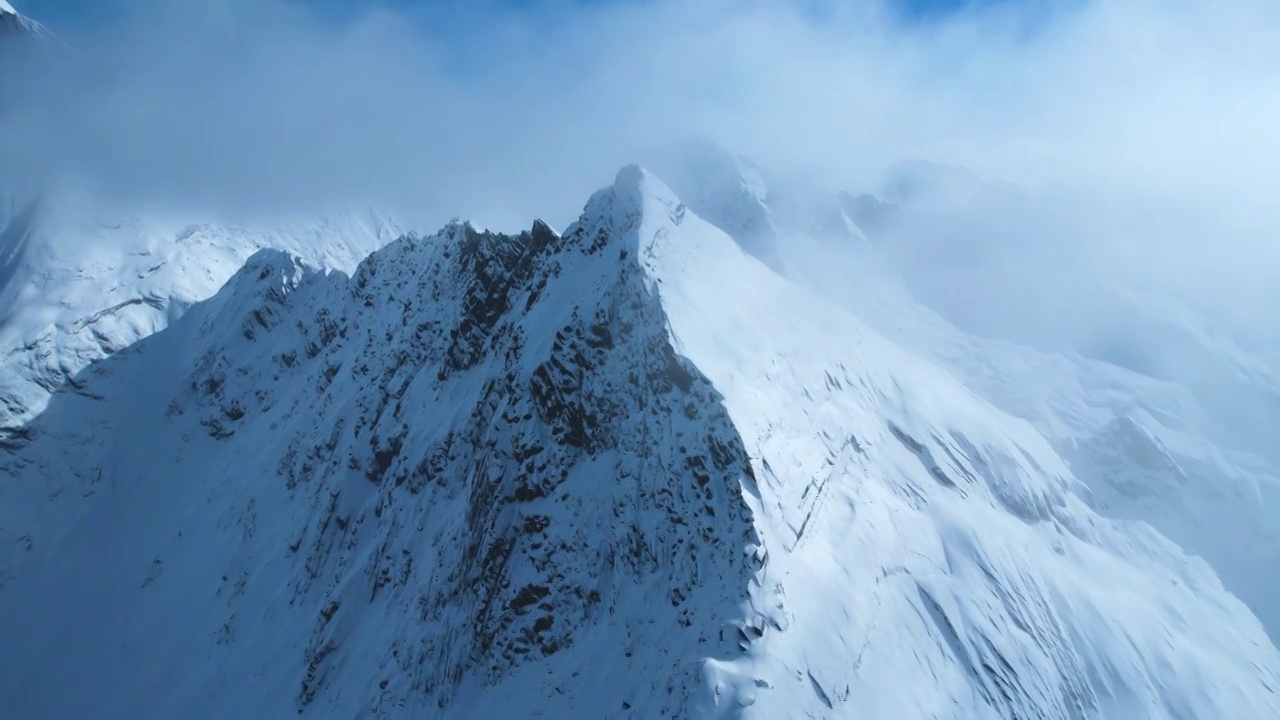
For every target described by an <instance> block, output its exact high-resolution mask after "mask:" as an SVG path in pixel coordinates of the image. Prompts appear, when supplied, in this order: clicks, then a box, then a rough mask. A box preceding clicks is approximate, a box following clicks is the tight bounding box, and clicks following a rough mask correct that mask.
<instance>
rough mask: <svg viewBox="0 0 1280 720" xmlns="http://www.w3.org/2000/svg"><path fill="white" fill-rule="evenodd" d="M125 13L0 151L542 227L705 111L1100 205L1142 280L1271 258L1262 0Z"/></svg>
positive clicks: (1262, 281)
mask: <svg viewBox="0 0 1280 720" xmlns="http://www.w3.org/2000/svg"><path fill="white" fill-rule="evenodd" d="M126 7H127V8H128V12H127V13H126V14H125V15H123V16H122V19H120V20H119V21H117V22H113V23H110V24H109V25H106V26H104V27H103V28H102V29H101V30H100V31H96V32H95V31H92V30H91V31H90V32H88V33H86V34H85V35H84V36H83V37H76V38H75V41H76V45H77V46H78V47H79V48H80V50H81V53H82V55H83V56H84V57H85V58H86V59H88V61H89V62H88V65H87V68H85V72H84V73H81V74H80V75H79V76H78V77H76V78H75V82H74V83H69V82H68V83H62V84H55V87H52V88H51V87H50V83H49V81H48V79H47V78H44V77H41V78H33V79H34V80H36V81H37V82H39V83H41V84H43V85H44V86H45V88H44V90H45V96H46V102H43V103H39V104H36V105H33V107H38V109H34V110H30V111H29V112H27V113H20V114H18V115H16V116H14V115H11V116H8V117H7V118H6V120H5V121H4V122H5V123H6V124H7V127H5V128H4V129H3V139H0V157H2V158H4V165H5V166H6V167H8V168H10V169H19V171H20V172H23V173H25V174H26V175H28V176H32V177H35V176H39V175H42V174H49V173H52V174H54V175H58V176H64V177H65V176H72V175H73V176H76V177H78V178H80V179H81V180H83V181H86V182H92V183H93V184H95V185H97V186H100V187H101V188H103V189H105V190H108V191H110V192H114V193H118V194H120V195H123V196H127V197H131V198H134V199H142V200H147V201H151V202H168V203H187V204H205V205H215V206H218V207H221V208H223V209H232V210H250V211H276V210H282V209H306V208H311V207H317V206H322V205H328V204H333V203H338V202H351V201H364V200H369V201H377V202H382V203H385V204H388V205H391V206H394V207H397V208H398V209H399V210H400V211H401V212H403V213H405V214H407V215H408V216H409V217H410V218H411V219H412V220H413V221H415V222H418V223H420V224H422V225H423V226H428V227H429V226H431V225H434V224H435V223H437V222H440V221H442V220H444V219H447V218H448V217H451V216H455V215H460V216H469V217H478V218H480V219H481V220H482V221H485V222H491V223H494V224H496V225H499V226H502V227H512V226H522V225H525V224H527V221H528V220H529V218H531V217H533V216H536V215H542V216H546V217H548V218H549V219H550V220H552V221H553V222H558V223H563V222H565V221H566V220H568V219H570V218H571V217H572V216H573V214H574V213H575V212H576V210H577V208H578V207H579V205H580V203H581V202H582V200H583V199H584V198H585V197H586V195H587V193H588V192H589V191H590V190H591V189H593V188H594V187H596V186H598V185H600V184H602V183H604V182H607V180H608V179H609V177H610V176H611V174H612V172H613V170H614V169H615V168H616V167H617V166H619V165H621V164H623V163H625V162H628V161H631V160H633V159H634V158H635V157H637V156H638V155H640V154H641V153H642V151H643V150H644V149H645V148H647V147H650V146H652V145H654V144H657V143H661V142H663V141H665V140H667V139H669V138H671V137H674V136H677V135H681V134H684V133H687V132H705V133H707V134H710V135H712V136H714V137H717V138H719V139H721V140H722V141H723V142H725V143H726V144H728V145H730V146H733V147H735V148H737V149H740V150H742V151H744V152H746V153H747V154H750V155H753V156H755V157H757V158H758V159H760V160H761V161H762V162H763V163H765V164H766V165H772V166H774V167H777V168H779V169H781V170H787V171H793V170H797V169H805V170H807V171H809V172H812V173H814V174H817V175H820V176H822V177H824V178H827V179H829V180H830V181H831V182H832V184H835V185H841V186H845V187H856V186H858V185H860V184H865V183H866V182H868V181H869V179H870V178H873V177H875V176H876V175H877V173H878V172H879V171H880V170H881V169H882V168H883V167H885V166H886V165H888V164H890V163H892V162H894V161H897V160H900V159H902V158H905V157H928V158H932V159H937V160H942V161H947V162H953V163H959V164H964V165H966V166H968V167H971V168H973V169H975V170H977V171H978V172H980V173H982V174H984V175H986V176H988V177H1000V178H1007V179H1011V180H1015V181H1018V182H1022V183H1027V184H1030V185H1032V186H1048V187H1053V188H1055V193H1057V195H1058V197H1060V198H1064V199H1066V198H1070V201H1071V202H1072V203H1079V206H1078V207H1079V213H1080V214H1094V215H1096V217H1097V218H1098V221H1099V226H1098V227H1096V228H1094V230H1095V231H1096V232H1093V233H1092V235H1093V236H1094V237H1092V238H1085V239H1078V241H1079V242H1080V246H1081V248H1086V247H1087V248H1088V251H1089V252H1092V253H1097V254H1098V258H1099V260H1098V261H1099V262H1108V263H1131V264H1133V265H1134V266H1135V267H1136V265H1137V264H1139V263H1148V264H1150V265H1151V268H1150V270H1151V272H1153V273H1155V272H1157V270H1158V274H1160V275H1161V276H1163V275H1164V274H1169V275H1170V276H1178V277H1179V278H1181V279H1182V280H1187V279H1188V278H1190V277H1192V276H1194V277H1195V278H1197V279H1199V280H1202V281H1203V282H1206V283H1207V282H1212V283H1216V284H1223V283H1230V284H1232V285H1235V286H1240V285H1242V284H1244V285H1248V286H1249V288H1251V289H1252V290H1253V291H1255V292H1263V291H1264V290H1267V289H1269V288H1270V277H1269V275H1270V273H1269V272H1267V271H1266V268H1268V267H1270V266H1271V264H1272V263H1273V261H1275V260H1277V259H1280V257H1277V256H1280V253H1278V252H1276V250H1275V248H1276V247H1277V242H1276V237H1277V230H1278V229H1280V218H1277V214H1278V212H1280V211H1276V210H1275V209H1274V208H1273V205H1274V202H1273V201H1272V195H1273V194H1274V192H1275V188H1276V187H1277V182H1276V178H1277V174H1276V170H1275V168H1276V167H1277V165H1278V164H1280V134H1277V133H1276V132H1275V130H1274V128H1275V127H1277V126H1280V83H1277V82H1275V80H1274V78H1276V77H1280V53H1277V52H1275V50H1274V48H1276V47H1280V9H1277V7H1276V6H1274V4H1273V3H1268V2H1265V1H1263V0H1240V1H1239V2H1235V3H1229V4H1225V5H1224V4H1222V3H1212V2H1208V1H1207V0H1178V1H1177V2H1156V1H1155V0H1118V1H1111V2H1101V1H1100V0H1084V1H1082V2H1055V3H1050V4H1042V3H1029V2H1028V3H1000V4H996V5H995V6H994V7H993V8H989V9H986V10H982V9H977V10H970V11H968V12H965V13H961V14H958V15H955V16H952V17H950V18H947V19H943V20H938V21H935V22H931V23H928V24H914V25H911V24H903V23H898V22H895V21H893V20H892V19H890V14H889V13H886V12H884V11H883V8H881V7H877V6H875V5H872V4H868V3H851V2H807V3H799V2H785V1H772V2H770V1H769V0H762V1H761V2H755V3H733V2H726V1H723V0H695V1H693V2H690V1H689V0H652V1H650V2H617V3H603V4H589V5H585V6H578V7H570V6H568V5H561V6H555V7H553V8H551V9H549V10H543V11H539V13H538V14H536V15H535V14H532V13H530V12H528V11H526V12H519V11H514V10H510V9H502V4H482V3H477V4H474V5H473V4H456V5H455V4H449V5H447V6H446V9H434V10H424V11H421V12H418V13H410V12H408V11H403V10H401V11H393V10H388V9H379V7H378V6H361V5H355V4H353V5H351V6H349V7H346V8H339V9H338V13H344V12H345V14H339V15H331V16H327V17H321V16H320V15H318V14H317V12H316V11H314V10H312V9H308V6H307V5H305V4H304V3H302V2H300V1H295V0H257V1H255V2H247V1H246V0H233V1H232V2H224V3H212V2H180V1H178V0H170V2H167V3H154V4H153V3H147V4H132V5H128V6H126ZM55 29H56V28H55ZM64 80H67V78H64ZM50 98H53V99H54V101H48V100H49V99H50ZM1113 216H1114V217H1113ZM1192 262H1194V263H1195V267H1194V268H1191V267H1190V266H1189V265H1188V263H1192ZM1190 270H1194V272H1189V271H1190ZM1236 289H1242V288H1236ZM1264 294H1265V293H1264Z"/></svg>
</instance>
